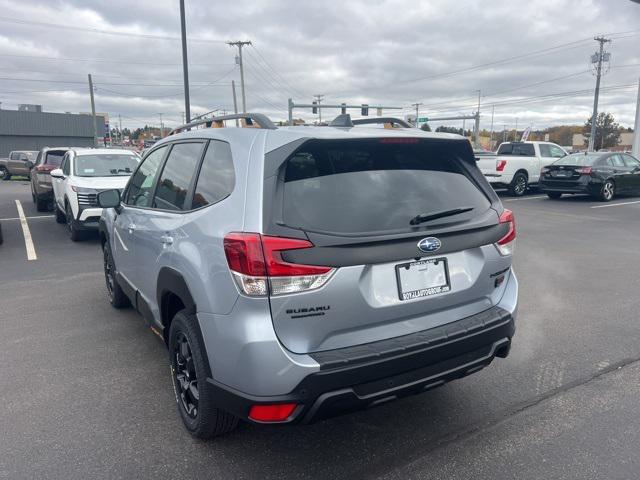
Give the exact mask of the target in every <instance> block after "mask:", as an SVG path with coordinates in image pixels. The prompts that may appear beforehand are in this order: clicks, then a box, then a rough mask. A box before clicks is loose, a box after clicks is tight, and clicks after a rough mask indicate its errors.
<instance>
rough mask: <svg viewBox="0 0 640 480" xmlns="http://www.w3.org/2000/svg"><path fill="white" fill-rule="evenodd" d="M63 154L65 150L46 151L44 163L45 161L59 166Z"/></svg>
mask: <svg viewBox="0 0 640 480" xmlns="http://www.w3.org/2000/svg"><path fill="white" fill-rule="evenodd" d="M64 154H65V152H64V151H60V150H54V151H51V152H47V158H46V159H45V161H44V163H46V164H47V165H55V166H56V167H59V166H60V164H61V163H62V157H64Z"/></svg>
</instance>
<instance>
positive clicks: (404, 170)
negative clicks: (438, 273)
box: [283, 138, 490, 235]
mask: <svg viewBox="0 0 640 480" xmlns="http://www.w3.org/2000/svg"><path fill="white" fill-rule="evenodd" d="M459 154H460V152H459V151H458V149H457V148H456V145H455V144H452V143H449V142H417V141H415V139H391V140H390V139H387V138H383V139H373V140H342V141H340V140H335V141H334V140H310V141H308V142H306V143H305V144H304V145H302V146H301V147H300V148H299V149H298V151H297V152H295V153H294V154H293V155H292V156H291V157H289V159H288V160H287V162H286V165H285V171H284V185H283V187H284V189H283V221H284V224H286V225H288V226H291V227H294V228H301V229H303V230H307V231H315V232H324V233H328V234H346V235H361V234H373V233H391V232H410V231H412V228H416V227H414V226H413V227H412V225H418V224H420V225H432V224H435V223H438V222H440V223H442V222H452V221H460V222H463V221H467V220H469V219H470V218H472V217H473V216H474V215H477V214H479V213H482V212H484V211H486V210H487V209H488V208H489V206H490V202H489V200H488V199H487V198H486V197H485V195H484V194H483V193H482V192H481V191H480V190H479V189H478V187H477V186H476V185H475V184H474V183H473V182H472V181H471V180H470V178H469V177H467V175H466V174H465V171H464V168H463V167H462V166H461V160H460V159H459V157H458V155H459ZM457 209H460V211H458V210H457ZM423 217H424V219H423ZM444 217H447V218H446V219H445V218H444ZM416 219H417V220H416ZM412 220H413V221H414V223H413V224H412V223H411V222H412Z"/></svg>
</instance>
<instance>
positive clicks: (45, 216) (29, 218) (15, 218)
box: [0, 215, 55, 221]
mask: <svg viewBox="0 0 640 480" xmlns="http://www.w3.org/2000/svg"><path fill="white" fill-rule="evenodd" d="M52 217H55V215H34V216H33V217H24V218H26V219H27V220H32V219H34V218H52ZM0 220H1V221H8V220H22V219H21V218H20V217H9V218H0Z"/></svg>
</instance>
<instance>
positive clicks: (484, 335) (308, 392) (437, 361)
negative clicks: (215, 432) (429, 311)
mask: <svg viewBox="0 0 640 480" xmlns="http://www.w3.org/2000/svg"><path fill="white" fill-rule="evenodd" d="M514 333H515V324H514V320H513V318H512V317H511V315H510V314H509V312H507V311H506V310H504V309H502V308H499V307H493V308H490V309H488V310H486V311H484V312H481V313H479V314H477V315H473V316H471V317H467V318H464V319H462V320H459V321H456V322H452V323H450V324H447V325H443V326H441V327H436V328H432V329H429V330H424V331H421V332H416V333H413V334H410V335H404V336H402V337H397V338H392V339H388V340H382V341H379V342H373V343H369V344H365V345H358V346H354V347H348V348H343V349H338V350H331V351H326V352H317V353H313V354H310V355H311V357H313V358H314V359H315V360H316V361H317V362H318V363H319V365H320V371H318V372H316V373H313V374H311V375H309V376H307V377H306V378H304V380H302V382H300V384H299V385H298V386H297V387H296V388H295V389H294V390H293V391H292V392H291V393H289V394H287V395H280V396H274V397H253V396H250V395H246V394H244V393H241V392H237V391H233V390H231V389H230V388H229V387H227V386H224V385H221V384H219V383H218V382H216V381H215V380H212V379H208V380H207V381H208V382H209V383H211V384H212V385H213V386H214V388H215V389H216V394H215V398H216V399H217V406H218V407H220V408H222V409H224V410H227V411H229V412H231V413H233V414H235V415H237V416H238V417H240V418H243V419H245V420H247V419H248V413H249V409H250V408H251V406H252V405H255V404H272V403H296V404H298V405H300V407H299V408H297V409H296V410H295V412H294V414H293V415H292V416H291V417H290V418H289V419H287V421H286V422H283V423H311V422H313V421H316V420H320V419H323V418H328V417H332V416H335V415H338V414H341V413H345V412H349V411H353V410H359V409H363V408H368V407H371V406H374V405H378V404H381V403H386V402H388V401H390V400H394V399H397V398H401V397H404V396H408V395H412V394H416V393H420V392H423V391H425V390H429V389H431V388H434V387H438V386H440V385H443V384H444V383H446V382H449V381H451V380H455V379H457V378H461V377H464V376H466V375H469V374H471V373H474V372H477V371H478V370H481V369H482V368H484V367H486V366H487V365H489V364H490V363H491V362H492V361H493V359H494V358H495V357H506V356H507V355H508V353H509V348H510V346H511V338H512V337H513V335H514Z"/></svg>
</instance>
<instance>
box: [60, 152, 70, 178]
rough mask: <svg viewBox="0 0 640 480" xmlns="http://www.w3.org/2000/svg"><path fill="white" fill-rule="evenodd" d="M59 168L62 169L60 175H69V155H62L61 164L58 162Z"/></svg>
mask: <svg viewBox="0 0 640 480" xmlns="http://www.w3.org/2000/svg"><path fill="white" fill-rule="evenodd" d="M60 168H61V169H62V173H64V174H65V175H69V173H70V168H69V155H66V154H65V155H63V157H62V162H60Z"/></svg>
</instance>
